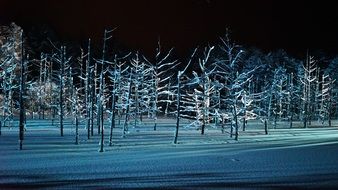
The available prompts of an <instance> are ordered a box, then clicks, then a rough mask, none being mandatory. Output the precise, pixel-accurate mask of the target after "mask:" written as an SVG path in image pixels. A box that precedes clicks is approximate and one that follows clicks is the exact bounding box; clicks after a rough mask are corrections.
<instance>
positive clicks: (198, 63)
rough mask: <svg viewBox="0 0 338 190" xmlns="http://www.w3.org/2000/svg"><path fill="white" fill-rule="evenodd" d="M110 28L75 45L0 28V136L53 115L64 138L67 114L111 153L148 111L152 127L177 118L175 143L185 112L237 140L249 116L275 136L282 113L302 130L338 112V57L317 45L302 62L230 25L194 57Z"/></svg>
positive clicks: (12, 27)
mask: <svg viewBox="0 0 338 190" xmlns="http://www.w3.org/2000/svg"><path fill="white" fill-rule="evenodd" d="M113 34H114V30H105V31H104V32H103V38H102V41H103V43H102V47H101V48H99V49H94V48H93V47H95V46H93V44H92V42H91V40H90V39H88V41H87V43H86V45H84V46H83V47H81V48H78V49H74V48H73V47H71V48H70V47H67V46H66V44H61V43H59V42H55V41H52V40H50V39H48V38H46V39H45V42H44V44H43V46H42V45H41V47H46V46H48V48H36V46H37V45H36V44H32V40H34V39H33V37H30V36H29V34H26V33H25V31H23V30H22V29H21V28H20V27H19V26H17V25H15V24H14V23H13V24H11V25H10V26H3V27H1V28H0V48H1V49H0V111H1V117H0V118H1V123H0V135H1V127H4V126H5V127H11V126H12V125H13V121H19V129H20V130H19V131H20V137H19V140H20V141H19V142H20V148H22V141H23V140H24V130H25V121H26V120H27V119H51V120H53V123H54V124H55V125H57V126H58V127H59V128H60V135H61V136H63V130H64V128H63V125H64V124H63V123H64V120H65V118H67V119H73V120H74V126H75V127H76V143H78V139H79V133H78V130H79V121H83V122H84V123H85V129H86V130H87V136H86V137H82V138H88V139H90V138H91V137H92V136H93V135H100V139H101V141H100V151H104V141H105V138H106V139H109V145H110V146H112V145H113V143H112V137H113V136H112V134H113V133H114V128H116V127H117V125H119V126H121V127H122V129H123V130H122V134H121V135H122V136H123V137H126V136H128V130H129V127H130V125H138V124H140V123H142V120H143V119H144V118H148V119H151V120H153V125H154V126H153V130H157V123H158V118H162V117H164V118H172V119H174V120H173V121H176V123H173V125H172V126H173V131H174V130H175V133H174V135H173V143H177V142H178V138H179V129H180V126H181V125H180V119H181V118H185V119H189V120H190V121H191V124H190V125H191V126H192V128H195V129H198V130H200V132H201V135H203V134H205V133H206V131H205V128H206V127H210V126H213V127H219V128H220V129H221V130H220V132H222V133H225V129H230V131H228V132H229V134H230V135H231V137H232V138H234V139H235V140H238V139H239V138H240V137H239V134H240V131H241V130H243V131H244V130H246V129H247V128H249V127H250V123H248V120H259V121H261V122H262V130H265V132H266V134H268V128H276V126H277V125H278V122H281V121H283V122H284V123H287V124H288V125H289V127H290V128H293V127H294V126H293V122H295V121H298V122H299V121H301V122H302V127H304V128H306V127H309V126H311V125H312V123H313V122H321V123H323V124H325V125H327V126H328V127H330V126H331V125H332V124H331V120H333V119H336V118H337V115H338V106H337V93H338V91H337V89H338V88H337V82H336V80H337V78H338V70H337V69H336V68H337V67H338V57H336V58H330V59H329V60H326V62H325V63H327V64H324V63H323V61H322V60H323V59H324V58H323V57H314V56H312V55H311V53H310V52H308V53H307V56H306V57H304V58H303V59H301V60H299V59H296V58H293V57H291V56H290V55H288V54H287V53H286V52H285V51H282V50H279V51H274V52H271V53H263V52H262V51H260V50H258V49H256V48H243V47H242V46H240V45H238V44H236V43H234V41H233V40H232V39H231V36H230V33H229V32H226V34H225V35H224V36H223V37H220V39H219V41H218V43H215V44H212V45H208V46H206V47H197V48H195V49H193V50H191V54H190V56H188V58H187V59H179V58H177V57H175V56H174V54H173V51H174V50H173V49H170V50H168V51H164V50H163V48H162V47H161V43H160V42H159V43H158V46H157V49H156V50H155V51H154V56H153V57H146V56H144V55H142V54H141V53H139V52H133V51H131V52H128V51H125V50H123V51H122V50H121V51H118V50H113V48H111V47H112V46H113V45H112V44H113V43H114V41H113V40H112V39H111V38H112V35H113ZM46 44H47V45H46ZM94 52H95V53H94ZM98 52H100V53H98ZM106 121H109V122H108V123H110V125H106V123H107V122H106ZM105 125H106V126H105ZM225 126H230V127H225ZM105 129H109V130H105ZM227 134H228V133H227Z"/></svg>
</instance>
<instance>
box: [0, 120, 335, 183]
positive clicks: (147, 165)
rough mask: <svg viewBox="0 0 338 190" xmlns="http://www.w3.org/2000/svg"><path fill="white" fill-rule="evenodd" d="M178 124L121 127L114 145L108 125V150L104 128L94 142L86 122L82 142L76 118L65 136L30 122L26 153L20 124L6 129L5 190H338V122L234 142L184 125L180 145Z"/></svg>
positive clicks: (251, 130) (252, 126) (0, 178)
mask: <svg viewBox="0 0 338 190" xmlns="http://www.w3.org/2000/svg"><path fill="white" fill-rule="evenodd" d="M186 122H187V121H185V123H186ZM174 123H175V121H174V120H164V119H161V120H160V124H158V127H157V130H156V131H153V125H152V123H151V121H145V123H143V124H142V125H137V126H130V128H129V134H127V136H126V137H125V138H122V137H121V126H119V125H118V127H117V128H116V129H114V137H113V138H114V145H113V146H112V147H109V146H108V144H109V142H108V141H109V127H106V128H105V152H103V153H100V152H98V149H99V140H100V136H99V135H98V134H97V130H96V128H94V129H95V132H94V136H93V137H91V138H90V139H89V140H88V139H87V134H86V132H87V131H86V129H85V128H84V125H83V124H81V126H80V144H79V145H75V129H74V127H73V126H72V125H71V123H70V121H66V126H65V131H64V134H65V136H64V137H61V136H60V131H59V128H58V127H57V126H52V125H51V121H49V120H44V121H41V120H40V121H39V120H28V122H27V130H26V132H25V140H24V150H22V151H19V150H18V130H17V128H16V127H12V128H8V127H4V128H2V135H1V136H0V153H1V156H0V189H135V188H139V189H337V185H338V153H337V151H338V128H337V127H332V128H327V127H322V126H320V124H319V123H317V122H313V126H314V127H311V128H308V129H302V128H294V129H288V128H287V126H288V125H287V124H286V123H278V125H277V128H276V129H270V130H269V135H265V133H264V128H263V125H262V124H261V123H258V122H255V121H253V122H249V124H248V128H247V130H246V131H245V132H242V131H240V136H239V141H234V140H233V139H231V138H230V137H229V133H224V134H222V133H221V129H220V128H216V127H211V126H209V127H208V128H207V130H206V133H205V135H203V136H202V135H200V131H198V130H196V129H193V128H184V127H183V126H184V124H182V127H181V128H180V131H179V138H178V141H179V143H178V144H176V145H174V144H172V141H173V134H174V128H175V124H174ZM337 124H338V123H337V121H335V122H333V126H337ZM107 125H108V124H107ZM294 126H295V127H297V126H298V127H299V126H301V124H300V123H299V124H297V123H295V124H294ZM270 127H271V126H270ZM226 130H227V131H229V129H228V128H227V129H226Z"/></svg>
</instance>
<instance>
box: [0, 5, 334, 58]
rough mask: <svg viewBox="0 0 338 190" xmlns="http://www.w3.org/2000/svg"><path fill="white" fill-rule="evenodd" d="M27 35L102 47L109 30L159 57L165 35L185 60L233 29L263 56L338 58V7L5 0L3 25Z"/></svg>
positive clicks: (1, 7) (166, 41)
mask: <svg viewBox="0 0 338 190" xmlns="http://www.w3.org/2000/svg"><path fill="white" fill-rule="evenodd" d="M11 21H14V22H16V23H17V24H18V25H20V26H23V27H24V29H29V28H30V27H31V26H34V25H40V24H47V25H48V26H50V27H51V28H52V29H53V30H55V32H56V34H57V35H58V36H60V38H61V39H64V40H67V39H72V40H74V41H84V40H86V39H87V38H88V37H91V38H93V39H94V40H96V41H98V40H101V38H102V33H103V30H104V28H105V27H111V28H113V27H116V26H118V29H117V31H116V32H115V33H114V35H115V38H116V39H117V40H118V41H119V42H120V43H122V44H124V45H126V46H127V47H130V48H133V49H140V50H143V51H145V52H146V53H148V54H149V53H152V52H153V51H154V48H155V46H156V41H157V39H158V37H159V36H160V37H161V41H162V43H163V44H164V45H165V46H166V47H171V46H174V47H175V49H176V50H177V52H178V53H179V54H186V53H187V52H189V51H190V49H191V48H192V47H194V46H196V45H198V44H204V43H206V42H208V41H210V42H212V41H215V40H217V39H218V37H219V36H221V35H223V34H224V32H225V28H226V27H229V28H230V29H231V31H232V34H233V38H234V39H235V40H236V41H237V42H239V43H240V44H243V45H248V46H257V47H258V48H261V49H264V50H273V49H277V48H283V49H286V50H287V51H288V52H291V53H294V54H303V52H305V51H306V49H307V48H310V49H323V50H325V51H326V52H329V53H331V54H338V6H336V5H335V3H334V1H317V3H315V2H310V1H305V0H293V1H290V0H283V1H282V0H280V1H277V0H269V1H268V0H254V1H253V0H251V1H250V0H246V1H244V0H236V1H235V0H233V1H229V0H144V1H141V0H95V1H94V0H91V1H89V0H82V1H80V0H58V1H56V0H55V1H54V0H48V1H47V0H27V1H24V0H0V23H1V24H5V23H8V22H11Z"/></svg>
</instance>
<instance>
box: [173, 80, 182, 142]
mask: <svg viewBox="0 0 338 190" xmlns="http://www.w3.org/2000/svg"><path fill="white" fill-rule="evenodd" d="M180 78H181V76H180V74H178V77H177V79H178V84H177V116H176V128H175V137H174V144H177V138H178V129H179V127H180V107H181V82H180Z"/></svg>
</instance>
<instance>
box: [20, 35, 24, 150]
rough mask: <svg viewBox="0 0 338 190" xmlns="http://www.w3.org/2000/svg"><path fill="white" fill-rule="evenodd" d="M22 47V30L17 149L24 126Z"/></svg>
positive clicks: (21, 138)
mask: <svg viewBox="0 0 338 190" xmlns="http://www.w3.org/2000/svg"><path fill="white" fill-rule="evenodd" d="M24 61H25V60H24V47H23V32H21V76H20V99H19V103H20V121H19V149H20V150H22V143H23V140H24V128H25V123H24V122H25V116H24V113H25V110H24V109H25V107H24V100H23V94H24V85H25V81H24V71H25V69H24V65H25V63H24Z"/></svg>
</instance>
